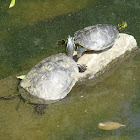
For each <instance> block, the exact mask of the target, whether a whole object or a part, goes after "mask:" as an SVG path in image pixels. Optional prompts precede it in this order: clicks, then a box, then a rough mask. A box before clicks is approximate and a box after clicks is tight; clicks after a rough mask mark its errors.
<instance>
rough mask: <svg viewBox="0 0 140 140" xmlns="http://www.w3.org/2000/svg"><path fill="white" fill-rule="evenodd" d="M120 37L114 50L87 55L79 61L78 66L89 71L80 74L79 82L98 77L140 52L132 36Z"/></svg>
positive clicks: (123, 35)
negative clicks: (84, 66) (85, 67)
mask: <svg viewBox="0 0 140 140" xmlns="http://www.w3.org/2000/svg"><path fill="white" fill-rule="evenodd" d="M119 35H120V37H119V38H118V39H117V40H116V41H115V44H114V45H113V46H112V48H110V49H108V50H106V51H103V52H95V53H94V52H92V53H85V54H84V55H83V56H82V57H80V58H79V59H78V61H77V64H86V65H87V70H86V71H85V72H83V73H79V74H78V79H79V80H78V81H83V80H85V79H93V78H95V77H98V76H99V75H101V74H102V73H104V72H105V71H107V70H108V69H110V68H111V67H113V66H114V65H116V64H119V63H120V62H121V61H123V60H124V59H126V58H128V57H130V56H131V55H132V54H134V53H135V52H136V51H137V50H138V46H137V42H136V40H135V39H134V37H133V36H132V35H128V34H124V33H120V34H119Z"/></svg>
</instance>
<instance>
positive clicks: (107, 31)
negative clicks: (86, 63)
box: [58, 22, 127, 57]
mask: <svg viewBox="0 0 140 140" xmlns="http://www.w3.org/2000/svg"><path fill="white" fill-rule="evenodd" d="M125 27H127V23H126V22H122V23H120V24H118V25H117V27H115V26H113V25H109V24H97V25H95V26H89V27H86V28H84V29H82V30H79V31H76V32H75V33H74V38H72V37H70V36H69V38H68V41H67V47H68V46H69V44H71V42H75V44H77V45H78V49H77V56H78V57H80V56H81V55H82V53H83V52H85V51H90V50H93V51H101V50H105V49H106V48H109V47H111V46H112V45H113V44H114V43H115V40H116V39H117V38H118V37H119V31H120V30H122V29H124V28H125ZM61 43H62V41H59V42H58V44H61ZM63 43H64V40H63ZM74 47H75V46H71V48H74ZM72 50H74V49H72Z"/></svg>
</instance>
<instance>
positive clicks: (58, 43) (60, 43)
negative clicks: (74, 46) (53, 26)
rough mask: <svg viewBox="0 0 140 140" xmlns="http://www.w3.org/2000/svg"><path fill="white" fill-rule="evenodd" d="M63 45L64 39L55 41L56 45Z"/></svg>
mask: <svg viewBox="0 0 140 140" xmlns="http://www.w3.org/2000/svg"><path fill="white" fill-rule="evenodd" d="M63 44H65V40H64V39H62V40H58V41H57V45H63Z"/></svg>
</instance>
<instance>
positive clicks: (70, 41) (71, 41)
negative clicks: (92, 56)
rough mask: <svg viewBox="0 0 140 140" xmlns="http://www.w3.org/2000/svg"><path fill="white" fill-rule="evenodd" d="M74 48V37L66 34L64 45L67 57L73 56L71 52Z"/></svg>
mask: <svg viewBox="0 0 140 140" xmlns="http://www.w3.org/2000/svg"><path fill="white" fill-rule="evenodd" d="M74 50H75V43H74V39H73V37H71V36H68V38H67V46H66V54H67V56H69V57H71V58H72V57H73V53H74Z"/></svg>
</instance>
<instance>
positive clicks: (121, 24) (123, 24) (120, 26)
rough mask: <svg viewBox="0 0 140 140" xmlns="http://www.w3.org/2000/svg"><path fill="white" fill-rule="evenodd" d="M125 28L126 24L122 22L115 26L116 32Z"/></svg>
mask: <svg viewBox="0 0 140 140" xmlns="http://www.w3.org/2000/svg"><path fill="white" fill-rule="evenodd" d="M126 27H127V22H126V21H122V22H121V23H120V24H118V25H117V29H118V31H121V30H122V29H125V28H126Z"/></svg>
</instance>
